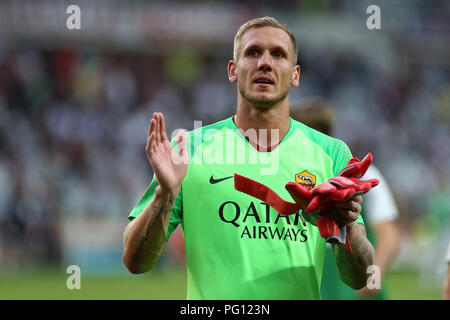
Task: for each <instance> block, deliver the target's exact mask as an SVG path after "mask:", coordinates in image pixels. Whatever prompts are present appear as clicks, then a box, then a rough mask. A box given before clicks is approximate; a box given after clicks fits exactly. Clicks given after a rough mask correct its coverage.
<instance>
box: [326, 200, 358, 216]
mask: <svg viewBox="0 0 450 320" xmlns="http://www.w3.org/2000/svg"><path fill="white" fill-rule="evenodd" d="M333 207H334V208H335V209H340V210H345V211H352V212H358V213H359V212H361V204H360V203H359V202H357V201H353V200H350V201H336V202H335V203H334V205H333Z"/></svg>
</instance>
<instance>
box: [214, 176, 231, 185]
mask: <svg viewBox="0 0 450 320" xmlns="http://www.w3.org/2000/svg"><path fill="white" fill-rule="evenodd" d="M233 177H234V176H229V177H225V178H221V179H214V178H213V175H212V176H211V178H209V183H211V184H216V183H219V182H222V181H223V180H227V179H230V178H233Z"/></svg>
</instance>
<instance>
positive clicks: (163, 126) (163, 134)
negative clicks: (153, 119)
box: [159, 112, 169, 141]
mask: <svg viewBox="0 0 450 320" xmlns="http://www.w3.org/2000/svg"><path fill="white" fill-rule="evenodd" d="M159 116H160V119H161V126H160V135H161V140H162V141H166V140H169V139H167V135H166V124H165V122H164V115H163V114H162V113H161V112H160V113H159Z"/></svg>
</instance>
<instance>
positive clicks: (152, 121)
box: [147, 115, 156, 139]
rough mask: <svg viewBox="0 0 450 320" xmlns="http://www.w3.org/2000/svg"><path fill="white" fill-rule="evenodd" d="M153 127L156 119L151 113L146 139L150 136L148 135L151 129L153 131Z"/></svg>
mask: <svg viewBox="0 0 450 320" xmlns="http://www.w3.org/2000/svg"><path fill="white" fill-rule="evenodd" d="M155 128H156V120H155V115H153V117H152V118H151V119H150V123H149V125H148V132H147V139H148V138H150V135H151V134H152V132H153V131H155Z"/></svg>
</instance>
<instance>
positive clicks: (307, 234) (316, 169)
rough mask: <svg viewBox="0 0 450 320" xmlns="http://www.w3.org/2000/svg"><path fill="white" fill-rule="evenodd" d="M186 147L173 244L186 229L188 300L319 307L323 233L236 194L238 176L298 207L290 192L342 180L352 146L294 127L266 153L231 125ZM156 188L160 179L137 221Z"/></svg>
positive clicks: (201, 133) (210, 129) (202, 131)
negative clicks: (294, 302) (297, 186)
mask: <svg viewBox="0 0 450 320" xmlns="http://www.w3.org/2000/svg"><path fill="white" fill-rule="evenodd" d="M251 134H254V132H252V131H251V130H249V131H247V132H245V135H251ZM187 143H188V151H189V165H188V169H187V173H186V177H185V178H184V180H183V182H182V185H181V191H180V193H179V195H178V197H177V199H176V201H175V205H174V208H173V210H172V214H171V217H170V224H169V232H168V236H167V239H169V237H170V235H171V233H172V231H173V230H174V229H175V228H176V226H177V225H178V224H181V226H182V229H183V235H184V239H185V246H186V259H187V261H186V263H187V299H320V282H321V279H322V269H323V263H324V250H325V241H324V239H323V238H321V236H320V234H319V230H318V228H317V227H316V226H314V225H312V224H310V223H309V222H305V220H304V219H303V217H302V215H301V214H299V213H297V214H293V215H290V216H283V215H279V214H278V213H277V212H276V211H275V210H274V209H273V208H271V207H269V206H268V205H267V204H266V203H264V202H262V201H260V200H258V199H256V198H253V197H251V196H249V195H247V194H244V193H242V192H239V191H236V190H235V189H234V179H233V175H234V174H235V173H238V174H240V175H243V176H245V177H248V178H251V179H253V180H256V181H258V182H260V183H263V184H265V185H266V186H268V187H269V188H271V189H272V190H274V191H275V192H276V193H277V194H278V195H280V196H281V197H282V198H283V199H285V200H287V201H291V202H293V200H292V198H291V196H290V195H289V193H288V192H287V190H286V189H285V187H284V186H285V184H286V183H287V182H289V181H297V182H300V183H302V184H303V185H305V186H306V187H312V186H314V185H318V184H320V183H322V182H324V181H326V180H328V179H329V178H331V177H333V176H336V175H337V174H338V173H339V171H340V170H341V169H342V168H343V167H344V166H345V165H346V164H347V162H348V161H349V160H350V158H351V153H350V150H349V149H348V147H347V145H346V144H345V143H343V142H342V141H341V140H338V139H335V138H332V137H329V136H327V135H324V134H322V133H320V132H318V131H316V130H313V129H311V128H309V127H307V126H305V125H304V124H302V123H300V122H297V121H295V120H293V119H290V128H289V131H288V133H287V134H286V136H285V137H284V138H283V139H282V141H281V142H280V143H279V145H278V146H277V147H276V148H274V149H273V150H272V151H270V152H261V151H258V150H257V149H256V148H254V147H253V146H252V145H251V144H250V143H249V142H248V140H247V139H246V138H245V136H244V133H243V132H242V131H240V130H238V129H237V127H236V125H235V123H234V121H233V118H232V117H230V118H228V119H225V120H223V121H220V122H217V123H215V124H212V125H208V126H205V127H202V128H198V129H195V130H193V131H190V132H188V134H187ZM156 186H157V181H155V179H153V181H152V182H151V183H150V185H149V187H148V188H147V190H146V192H145V193H144V195H143V196H142V198H141V200H140V201H139V202H138V204H137V206H136V207H135V208H134V210H133V211H132V212H131V214H130V215H129V219H130V220H131V219H133V218H135V217H136V216H137V215H139V213H140V212H141V211H142V210H143V209H144V208H145V206H146V205H147V204H148V203H149V201H150V200H151V199H152V197H153V195H154V192H155V189H156ZM358 222H360V223H363V222H362V218H359V220H358Z"/></svg>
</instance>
